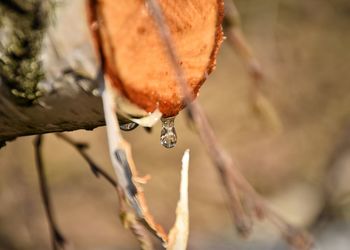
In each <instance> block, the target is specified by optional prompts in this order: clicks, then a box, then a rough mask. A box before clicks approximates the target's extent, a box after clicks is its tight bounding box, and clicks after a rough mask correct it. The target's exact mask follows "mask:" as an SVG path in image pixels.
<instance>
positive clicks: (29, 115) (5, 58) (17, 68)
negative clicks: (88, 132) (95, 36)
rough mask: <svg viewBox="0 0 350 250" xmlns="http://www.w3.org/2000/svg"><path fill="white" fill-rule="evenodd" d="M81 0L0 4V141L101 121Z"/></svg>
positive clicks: (38, 0) (92, 124)
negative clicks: (58, 3)
mask: <svg viewBox="0 0 350 250" xmlns="http://www.w3.org/2000/svg"><path fill="white" fill-rule="evenodd" d="M83 3H84V1H82V0H80V1H72V2H70V1H69V2H68V1H67V2H63V3H62V4H60V5H57V6H55V3H54V2H53V1H48V0H45V1H40V0H32V1H15V0H9V1H2V2H1V3H0V13H1V18H0V44H1V47H0V142H1V141H2V142H4V141H6V140H10V139H12V138H16V137H18V136H23V135H30V134H39V133H48V132H56V131H70V130H76V129H93V128H95V127H97V126H101V125H104V118H103V112H102V102H101V100H100V98H99V97H97V96H96V95H94V94H96V93H97V92H98V91H97V89H96V84H95V81H93V80H92V79H94V78H95V75H96V72H97V70H96V68H97V67H96V60H95V58H94V52H93V49H92V43H91V41H90V36H89V33H88V30H87V27H86V22H85V13H82V12H81V11H80V10H81V9H82V8H81V5H82V4H83Z"/></svg>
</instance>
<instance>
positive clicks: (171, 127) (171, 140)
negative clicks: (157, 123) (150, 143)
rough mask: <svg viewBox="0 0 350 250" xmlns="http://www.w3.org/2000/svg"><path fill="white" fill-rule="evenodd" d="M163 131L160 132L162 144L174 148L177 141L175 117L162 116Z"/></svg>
mask: <svg viewBox="0 0 350 250" xmlns="http://www.w3.org/2000/svg"><path fill="white" fill-rule="evenodd" d="M161 120H162V131H161V132H160V144H161V145H162V146H164V147H166V148H173V147H175V145H176V142H177V135H176V130H175V123H174V120H175V117H167V118H162V119H161Z"/></svg>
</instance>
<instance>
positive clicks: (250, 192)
mask: <svg viewBox="0 0 350 250" xmlns="http://www.w3.org/2000/svg"><path fill="white" fill-rule="evenodd" d="M148 4H149V9H150V13H151V15H152V16H153V17H154V20H155V21H156V24H157V26H158V28H159V34H160V36H161V38H162V40H163V42H164V46H165V48H166V52H167V54H168V56H169V61H170V62H171V63H172V65H173V67H174V70H175V74H176V78H177V81H178V84H179V86H180V88H181V90H182V92H183V95H184V101H185V103H186V104H187V107H188V115H189V118H190V119H191V120H193V122H194V123H195V125H196V126H197V130H198V133H199V135H200V137H201V139H202V141H203V145H204V146H205V147H206V149H207V152H208V154H209V155H210V157H211V159H212V161H213V163H214V165H215V166H216V168H217V170H218V172H219V173H220V176H221V179H222V181H223V185H224V187H225V188H226V191H227V193H228V196H229V198H230V202H231V211H232V213H233V216H234V220H235V225H236V228H237V229H238V231H239V232H240V233H241V234H243V235H246V234H248V233H249V232H250V231H251V228H252V219H253V216H254V215H255V216H257V215H259V217H260V218H262V217H263V218H268V219H270V221H272V222H273V223H274V224H275V225H280V229H281V230H282V234H285V235H286V237H285V238H287V239H289V240H288V242H290V243H294V242H297V243H295V244H294V245H296V246H297V247H299V249H303V248H302V247H301V246H306V247H305V248H304V249H309V247H310V246H311V243H310V242H311V241H310V238H309V237H308V235H306V234H304V233H303V232H301V231H300V230H297V229H294V228H293V227H292V226H290V225H289V224H288V223H286V222H285V221H283V220H282V219H281V218H280V217H279V216H278V215H276V214H275V213H274V212H273V211H271V210H270V209H269V208H268V207H267V206H266V205H265V201H264V200H263V199H262V198H261V197H260V196H259V195H258V194H257V193H256V192H255V190H254V189H253V187H252V186H251V185H250V184H249V183H248V182H247V180H246V179H245V178H244V177H243V176H242V175H241V173H240V172H239V171H238V170H237V167H236V166H235V165H234V163H233V160H232V158H231V157H230V156H229V155H228V154H227V153H226V151H225V150H224V149H223V148H222V146H221V145H220V144H219V142H218V140H217V138H216V136H215V133H214V131H213V129H212V128H211V126H210V124H209V122H208V120H207V118H206V116H205V115H204V112H203V110H202V108H201V107H200V106H199V104H198V102H197V101H193V102H192V103H191V98H190V93H189V91H188V86H187V82H186V80H185V79H186V78H185V75H184V72H183V70H182V69H181V67H180V64H179V60H178V57H177V54H176V48H175V46H174V44H173V41H172V39H171V34H170V31H169V28H168V26H167V24H166V21H165V18H164V16H163V13H162V10H161V8H160V6H159V3H158V1H157V0H148ZM244 209H245V210H248V211H245V210H244ZM252 212H254V213H252Z"/></svg>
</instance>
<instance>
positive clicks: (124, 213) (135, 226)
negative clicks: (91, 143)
mask: <svg viewBox="0 0 350 250" xmlns="http://www.w3.org/2000/svg"><path fill="white" fill-rule="evenodd" d="M56 136H57V137H58V138H60V139H62V140H64V141H65V142H67V143H68V144H69V145H71V146H73V147H74V148H75V149H76V150H77V151H78V153H79V154H80V155H81V156H82V157H83V158H84V160H85V161H86V162H87V163H88V164H89V166H90V169H91V171H92V172H93V174H94V175H95V176H96V177H102V178H103V179H105V180H106V181H107V182H108V183H109V184H111V185H112V186H113V188H114V189H115V190H116V191H117V195H118V198H119V215H120V219H121V221H122V223H123V225H124V227H125V228H128V229H130V231H131V232H132V233H133V234H134V236H135V237H136V239H137V240H138V242H139V243H140V246H141V249H143V250H152V249H153V245H152V241H151V239H150V238H149V236H148V235H147V232H146V230H145V228H144V227H143V226H142V224H141V223H140V222H139V221H138V220H137V217H136V216H135V215H134V214H133V213H132V212H130V211H128V209H127V207H128V206H127V202H126V198H125V194H124V192H123V190H122V188H121V187H120V186H119V185H118V183H117V181H116V180H114V178H113V177H112V176H110V175H109V174H108V173H107V172H106V171H105V170H104V169H102V168H101V167H99V166H98V165H97V164H96V163H95V162H94V161H93V160H92V159H91V158H90V156H89V155H88V154H87V153H86V152H85V150H86V149H87V147H88V145H87V144H86V143H81V142H76V141H74V140H72V139H71V138H70V137H68V136H67V135H65V134H62V133H57V134H56Z"/></svg>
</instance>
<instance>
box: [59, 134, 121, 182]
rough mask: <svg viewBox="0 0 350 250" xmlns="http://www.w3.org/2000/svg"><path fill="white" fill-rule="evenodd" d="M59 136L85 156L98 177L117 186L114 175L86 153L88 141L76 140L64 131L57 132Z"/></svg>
mask: <svg viewBox="0 0 350 250" xmlns="http://www.w3.org/2000/svg"><path fill="white" fill-rule="evenodd" d="M55 135H56V136H57V137H58V138H60V139H62V140H63V141H65V142H66V143H68V144H69V145H71V146H72V147H74V148H75V149H76V150H77V151H78V153H79V154H80V155H81V157H83V158H84V160H85V161H86V162H87V163H88V164H89V167H90V169H91V171H92V173H93V174H94V175H95V176H96V177H100V176H101V177H103V178H104V179H105V180H106V181H107V182H109V183H110V184H111V185H112V186H113V187H115V188H117V187H118V183H117V182H116V180H114V178H113V177H112V176H110V175H109V174H108V173H107V172H106V171H105V170H104V169H103V168H101V167H99V166H98V165H97V164H96V163H95V162H94V161H93V160H92V159H91V158H90V156H89V155H88V154H87V153H86V151H85V150H86V149H87V148H88V145H87V144H86V143H81V142H75V141H74V140H72V139H71V138H70V137H69V136H67V135H65V134H62V133H56V134H55Z"/></svg>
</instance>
